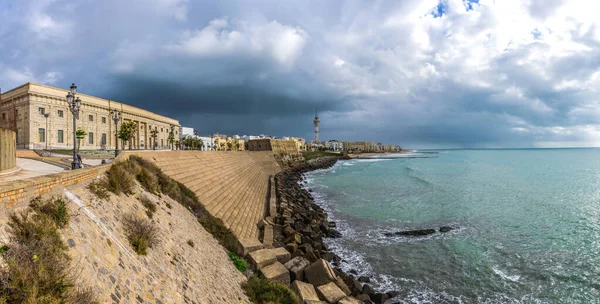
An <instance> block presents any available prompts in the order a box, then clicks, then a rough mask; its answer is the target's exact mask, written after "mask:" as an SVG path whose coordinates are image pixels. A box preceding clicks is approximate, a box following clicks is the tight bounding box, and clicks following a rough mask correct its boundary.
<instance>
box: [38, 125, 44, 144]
mask: <svg viewBox="0 0 600 304" xmlns="http://www.w3.org/2000/svg"><path fill="white" fill-rule="evenodd" d="M38 133H39V136H38V138H39V140H40V142H46V130H44V129H43V128H39V129H38Z"/></svg>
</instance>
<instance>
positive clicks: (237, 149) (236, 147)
mask: <svg viewBox="0 0 600 304" xmlns="http://www.w3.org/2000/svg"><path fill="white" fill-rule="evenodd" d="M235 150H236V151H239V150H240V142H239V141H236V142H235Z"/></svg>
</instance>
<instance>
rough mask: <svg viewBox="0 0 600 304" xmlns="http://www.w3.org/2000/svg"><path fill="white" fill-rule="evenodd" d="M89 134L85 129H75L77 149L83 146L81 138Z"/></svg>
mask: <svg viewBox="0 0 600 304" xmlns="http://www.w3.org/2000/svg"><path fill="white" fill-rule="evenodd" d="M86 135H87V133H86V132H85V131H83V130H82V129H77V131H75V137H76V138H77V150H79V148H81V140H82V139H83V138H84V137H85V136H86Z"/></svg>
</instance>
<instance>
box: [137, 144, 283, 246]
mask: <svg viewBox="0 0 600 304" xmlns="http://www.w3.org/2000/svg"><path fill="white" fill-rule="evenodd" d="M135 154H137V155H139V156H141V157H143V158H146V159H148V160H151V161H153V162H155V163H156V164H157V165H158V166H159V167H160V168H161V169H162V170H163V172H164V173H165V174H167V175H169V176H170V177H171V178H173V179H175V180H177V181H179V182H181V183H182V184H184V185H186V186H187V187H188V188H190V189H191V190H192V191H194V193H196V195H197V196H198V199H199V200H200V202H201V203H202V204H203V205H204V206H205V207H206V209H207V210H208V211H209V212H210V213H211V214H212V215H213V216H215V217H217V218H220V219H221V220H222V221H223V222H224V223H225V225H226V226H228V227H230V229H231V230H232V231H233V233H234V234H235V235H236V236H237V237H238V239H246V238H252V237H254V238H257V237H258V228H257V227H256V224H257V223H258V221H260V220H261V219H262V218H263V216H264V213H265V204H266V195H267V190H268V189H267V187H268V180H269V176H271V175H273V174H275V173H277V172H279V171H281V169H280V168H279V165H278V164H277V162H276V161H275V158H274V156H273V154H272V153H271V152H216V151H170V152H144V153H135Z"/></svg>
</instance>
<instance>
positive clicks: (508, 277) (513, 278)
mask: <svg viewBox="0 0 600 304" xmlns="http://www.w3.org/2000/svg"><path fill="white" fill-rule="evenodd" d="M492 270H493V271H494V273H495V274H497V275H498V276H500V277H501V278H503V279H504V280H507V281H511V282H518V281H519V279H521V276H520V275H507V274H506V273H504V272H502V270H500V269H498V266H494V267H492Z"/></svg>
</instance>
